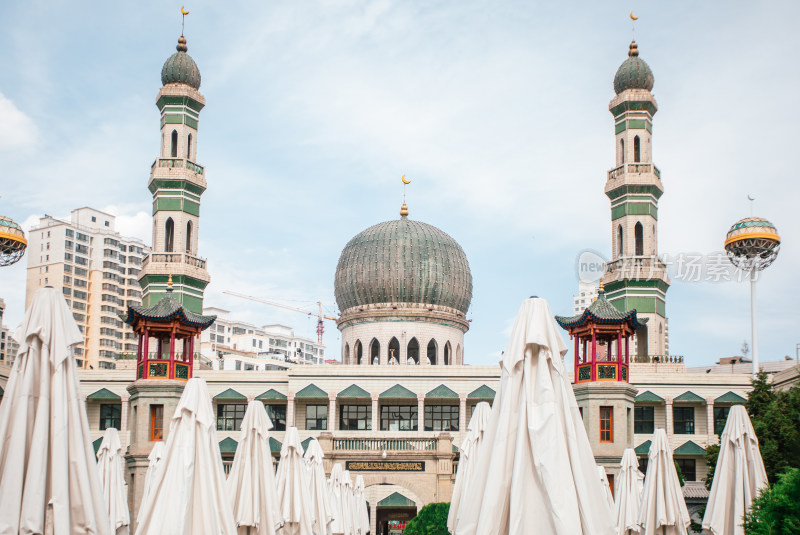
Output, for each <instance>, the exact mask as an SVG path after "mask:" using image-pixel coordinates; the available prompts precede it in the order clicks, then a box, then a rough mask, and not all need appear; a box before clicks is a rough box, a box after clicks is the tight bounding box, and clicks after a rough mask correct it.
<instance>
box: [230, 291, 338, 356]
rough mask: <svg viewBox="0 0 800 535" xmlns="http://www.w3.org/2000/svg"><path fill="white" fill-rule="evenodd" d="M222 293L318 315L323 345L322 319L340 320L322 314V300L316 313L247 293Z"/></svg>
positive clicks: (309, 314) (319, 333)
mask: <svg viewBox="0 0 800 535" xmlns="http://www.w3.org/2000/svg"><path fill="white" fill-rule="evenodd" d="M222 293H224V294H227V295H232V296H234V297H240V298H242V299H248V300H250V301H255V302H256V303H261V304H262V305H269V306H272V307H278V308H283V309H285V310H291V311H292V312H300V313H301V314H306V315H307V316H316V317H317V343H319V345H322V334H323V333H324V332H325V326H324V325H323V323H322V320H330V321H339V318H332V317H330V316H325V315H323V314H322V301H317V313H316V314H314V313H313V312H309V311H308V310H303V309H302V308H297V307H293V306H289V305H285V304H283V303H279V302H278V301H270V300H268V299H260V298H258V297H253V296H252V295H245V294H240V293H237V292H229V291H227V290H224V291H223V292H222Z"/></svg>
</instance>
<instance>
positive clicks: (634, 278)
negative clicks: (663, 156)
mask: <svg viewBox="0 0 800 535" xmlns="http://www.w3.org/2000/svg"><path fill="white" fill-rule="evenodd" d="M652 89H653V72H652V71H651V70H650V67H649V66H648V65H647V63H645V62H644V60H642V59H641V58H639V49H638V47H637V45H636V41H633V42H631V45H630V50H629V52H628V59H626V60H625V61H624V62H623V63H622V65H620V67H619V69H618V70H617V74H616V76H614V92H615V93H616V96H615V97H614V98H613V99H612V100H611V103H610V104H609V106H608V109H609V110H610V111H611V114H612V115H613V116H614V133H615V134H616V138H615V141H614V142H615V152H616V166H615V167H614V169H612V170H610V171H609V172H608V179H607V181H606V186H605V193H606V195H607V196H608V198H609V199H610V200H611V251H612V254H611V258H612V260H611V261H610V262H608V263H607V264H606V271H605V275H604V276H603V283H604V285H605V293H606V297H607V299H608V300H609V302H611V303H612V304H613V305H614V306H615V307H616V308H617V309H618V310H620V311H625V310H630V309H635V310H636V313H637V316H638V317H639V318H640V319H641V320H646V324H644V325H642V326H641V327H639V328H638V329H637V331H636V339H635V342H634V344H635V349H634V352H633V354H632V355H631V356H632V357H633V356H634V355H635V356H636V357H639V358H643V357H647V356H656V355H667V354H668V353H669V339H668V327H667V325H668V324H667V314H666V294H667V289H668V288H669V277H668V276H667V271H666V266H665V265H664V263H663V262H662V261H661V260H660V259H659V257H658V245H657V244H658V240H657V238H658V199H659V198H660V197H661V195H662V194H663V193H664V187H663V185H662V183H661V173H660V172H659V170H658V168H657V167H656V166H655V165H654V164H653V150H652V135H653V116H654V115H655V114H656V111H658V105H657V104H656V100H655V98H653V94H652V93H651V90H652ZM643 323H644V322H643Z"/></svg>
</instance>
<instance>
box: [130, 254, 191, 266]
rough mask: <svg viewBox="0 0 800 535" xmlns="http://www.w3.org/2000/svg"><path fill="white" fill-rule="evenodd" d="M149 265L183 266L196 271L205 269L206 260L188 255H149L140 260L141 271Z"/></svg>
mask: <svg viewBox="0 0 800 535" xmlns="http://www.w3.org/2000/svg"><path fill="white" fill-rule="evenodd" d="M150 264H185V265H187V266H192V267H196V268H198V269H206V259H205V258H200V257H199V256H193V255H190V254H189V253H150V254H149V255H147V256H145V257H144V260H142V269H144V268H146V267H147V266H148V265H150Z"/></svg>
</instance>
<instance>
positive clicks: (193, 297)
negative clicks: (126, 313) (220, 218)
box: [139, 35, 211, 314]
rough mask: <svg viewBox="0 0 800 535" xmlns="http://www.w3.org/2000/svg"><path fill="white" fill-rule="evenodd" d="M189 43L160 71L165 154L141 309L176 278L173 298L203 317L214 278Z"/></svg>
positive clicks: (153, 187)
mask: <svg viewBox="0 0 800 535" xmlns="http://www.w3.org/2000/svg"><path fill="white" fill-rule="evenodd" d="M186 52H187V47H186V39H185V38H184V37H183V35H181V37H180V39H178V47H177V52H176V53H175V54H173V55H172V56H170V57H169V58H168V59H167V61H166V62H165V63H164V67H163V68H162V69H161V82H162V85H163V87H162V88H161V90H160V91H159V92H158V97H157V99H156V106H158V109H159V111H160V112H161V154H160V156H159V157H158V158H157V159H156V161H155V162H153V166H152V168H151V169H150V181H149V182H148V185H147V187H148V189H149V190H150V193H152V194H153V249H152V252H151V253H150V255H149V256H147V257H145V259H144V261H143V263H142V271H141V273H140V274H139V284H141V286H142V288H143V292H142V294H143V295H142V306H144V307H151V306H153V305H155V304H156V303H157V302H158V301H159V299H161V298H162V297H163V296H164V295H165V294H166V291H167V279H168V277H169V276H170V275H172V281H173V282H174V292H173V294H172V295H173V297H174V298H175V299H177V301H178V302H179V303H181V304H182V305H183V306H184V307H185V308H186V309H187V310H190V311H192V312H195V313H198V314H200V313H202V311H203V291H204V290H205V287H206V286H207V285H208V283H209V281H210V280H211V278H210V277H209V275H208V271H206V261H205V259H204V258H200V257H199V256H198V254H197V236H198V233H199V230H200V196H201V195H202V194H203V192H204V191H205V190H206V178H205V170H204V169H203V167H202V166H201V165H198V164H197V163H196V161H197V127H198V122H199V119H200V110H202V109H203V107H204V106H205V104H206V100H205V98H203V95H201V94H200V92H199V91H198V89H200V70H199V69H198V68H197V64H196V63H195V62H194V60H193V59H192V58H191V56H189V54H187V53H186Z"/></svg>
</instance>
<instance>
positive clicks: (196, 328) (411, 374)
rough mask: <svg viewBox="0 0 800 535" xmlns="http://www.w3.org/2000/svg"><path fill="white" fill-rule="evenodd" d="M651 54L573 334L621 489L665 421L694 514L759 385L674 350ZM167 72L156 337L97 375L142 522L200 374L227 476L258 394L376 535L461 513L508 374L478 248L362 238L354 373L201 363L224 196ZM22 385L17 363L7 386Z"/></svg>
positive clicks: (565, 305) (147, 285)
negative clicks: (213, 196) (476, 439)
mask: <svg viewBox="0 0 800 535" xmlns="http://www.w3.org/2000/svg"><path fill="white" fill-rule="evenodd" d="M638 54H639V53H638V48H637V46H636V43H631V46H630V52H629V57H628V58H627V59H626V60H625V62H624V63H623V64H622V66H621V67H620V69H619V71H618V72H617V75H616V77H615V78H614V89H615V92H616V96H615V97H614V99H613V100H612V101H611V104H610V107H609V108H610V110H611V112H612V115H613V116H614V123H615V127H614V129H615V135H616V147H617V148H616V151H617V167H615V168H614V169H612V170H611V171H609V172H608V178H607V182H606V186H605V193H606V195H607V196H608V197H609V199H610V200H611V219H612V227H611V228H612V248H613V251H614V255H613V259H612V260H611V261H610V262H609V263H608V265H607V266H606V272H605V275H604V277H603V279H602V284H601V287H600V289H599V291H598V296H597V298H596V300H595V301H594V302H593V303H592V304H591V305H589V306H588V307H586V308H585V310H582V311H581V312H580V313H579V314H577V315H576V316H574V317H563V318H562V317H559V322H560V323H561V325H562V326H563V327H564V328H565V329H566V330H565V332H564V335H565V337H566V336H570V337H571V338H572V344H574V345H571V346H570V347H572V348H573V352H574V353H575V354H576V355H577V358H576V362H575V366H574V378H575V380H574V383H575V385H574V388H575V392H576V399H577V400H578V404H579V407H580V408H581V413H582V417H583V419H584V423H585V425H586V430H587V434H588V436H589V440H590V442H591V444H592V447H593V448H594V451H595V456H596V459H597V461H598V463H600V464H603V465H604V466H605V467H606V469H607V471H608V473H609V475H610V478H609V479H610V480H611V484H612V487H613V480H614V476H615V475H616V474H617V472H618V463H619V458H620V456H621V454H622V450H623V449H624V448H626V447H633V448H635V449H636V452H637V454H639V455H640V458H641V459H642V461H643V462H646V458H647V448H648V447H649V443H648V440H649V438H650V436H651V435H652V433H653V431H654V430H655V428H659V427H662V428H665V429H666V431H667V434H668V436H669V439H670V442H671V445H672V446H673V449H674V455H675V459H676V460H677V462H678V464H679V465H680V466H681V468H682V470H683V473H684V475H685V476H686V479H687V481H688V483H687V486H686V487H685V489H684V492H685V494H686V495H687V499H688V500H689V502H690V506H691V504H692V503H694V502H692V501H691V500H692V499H694V500H696V504H695V505H698V504H701V503H702V502H703V500H704V497H707V492H706V491H705V487H704V485H703V483H702V479H703V477H704V476H705V474H706V465H705V459H704V457H703V454H704V448H705V447H706V446H707V445H708V444H712V443H715V442H716V441H718V435H719V434H720V433H721V428H722V426H724V422H725V418H726V416H727V411H728V409H729V408H730V406H731V405H732V404H735V403H742V402H744V400H745V397H746V395H747V391H748V390H749V388H750V374H749V373H747V372H745V371H743V372H737V373H727V374H722V373H705V372H704V371H692V370H687V369H686V368H685V367H684V364H683V361H682V358H680V357H676V356H672V355H670V354H669V346H668V340H667V317H666V309H665V303H666V291H667V289H668V287H669V279H668V277H667V274H666V270H665V269H664V265H663V263H662V262H661V261H660V260H659V258H658V256H657V239H656V238H657V208H658V199H659V198H660V197H661V194H662V193H663V190H664V188H663V185H662V182H661V177H660V173H659V170H658V169H657V168H656V167H655V166H654V165H653V163H652V143H651V141H652V120H653V115H654V114H655V112H656V109H657V107H656V102H655V99H654V98H653V96H652V93H651V92H650V90H651V89H652V87H653V80H654V79H653V74H652V71H651V70H650V68H649V67H648V66H647V64H646V63H645V62H644V61H643V60H642V59H641V58H639V56H638ZM161 78H162V87H161V90H160V91H159V94H158V97H157V101H156V104H157V107H158V109H159V111H160V113H161V119H160V135H161V149H160V154H159V157H158V158H157V159H156V161H155V163H154V164H153V166H152V168H151V174H150V179H149V182H148V189H149V191H150V193H151V194H152V196H153V246H152V250H151V252H150V253H149V255H148V256H147V257H146V258H145V260H144V262H143V266H142V272H141V274H140V279H139V280H140V283H141V285H142V288H143V290H144V291H143V298H142V306H141V307H130V308H129V310H128V314H127V315H124V316H125V318H124V319H125V321H126V322H129V323H130V324H131V325H132V326H133V327H134V328H135V329H136V332H137V333H139V344H140V348H139V352H138V355H137V359H136V360H135V361H134V360H130V361H119V364H118V366H117V367H116V369H114V370H102V371H100V370H82V371H81V372H80V379H81V389H82V391H83V392H84V394H85V396H86V407H87V414H88V418H89V424H90V428H91V433H92V438H93V439H96V440H97V442H96V445H99V441H100V439H101V436H102V433H103V430H104V429H105V428H107V427H117V428H119V429H120V438H121V440H122V442H123V447H128V473H127V474H126V477H127V478H128V486H129V488H130V489H131V490H130V506H131V518H132V519H135V518H136V514H137V511H138V507H139V501H140V500H141V481H142V478H143V473H144V472H143V470H144V468H143V467H144V466H145V461H146V454H147V452H148V451H149V450H150V448H152V445H153V442H154V441H156V440H165V439H166V438H167V437H166V435H167V433H168V431H169V425H168V422H169V414H171V412H170V410H171V409H172V410H174V407H175V404H176V402H177V399H178V397H179V395H180V392H181V391H182V388H183V384H184V381H185V379H186V378H187V377H191V376H192V375H193V376H195V377H202V378H203V379H205V381H206V382H207V383H208V388H209V392H210V393H211V395H212V396H213V404H214V410H215V411H216V415H217V437H218V439H219V443H220V449H221V452H222V456H223V462H224V464H225V466H226V467H228V466H229V465H230V461H231V459H232V457H233V454H234V452H235V451H236V447H237V440H238V436H239V433H238V428H239V426H240V424H241V421H242V417H243V415H244V411H245V408H246V405H247V403H248V402H249V401H251V400H254V399H255V400H260V401H262V402H263V403H264V404H265V406H266V408H267V410H268V413H269V415H270V417H271V418H272V420H273V422H274V425H275V427H274V429H273V430H272V431H271V432H270V434H271V437H272V438H271V444H272V450H273V453H274V454H275V455H277V454H278V452H279V451H280V445H281V441H282V440H283V437H284V433H285V430H286V428H287V427H288V426H296V427H297V428H298V430H299V433H300V436H301V439H303V440H304V443H305V444H307V441H308V440H310V439H311V438H312V437H313V438H317V440H319V442H320V444H321V446H322V448H323V450H324V453H325V469H326V471H328V472H329V471H330V469H331V466H332V464H333V463H335V462H341V463H343V464H344V465H345V468H346V469H349V470H350V471H351V472H357V473H359V474H361V475H363V476H364V479H365V482H366V485H367V488H366V493H365V495H366V499H367V501H368V502H369V506H370V519H371V523H372V533H373V534H386V533H388V526H389V523H390V522H393V523H398V522H405V521H407V520H409V519H410V518H412V517H413V516H414V515H415V514H416V513H417V511H418V510H419V508H421V507H422V506H424V505H425V504H427V503H431V502H447V501H449V500H450V496H451V493H452V488H453V483H454V480H455V473H456V469H457V466H458V459H459V450H458V448H459V446H460V444H461V441H462V440H463V438H464V436H465V432H466V429H467V424H468V422H469V418H470V416H471V414H472V410H473V408H474V407H475V405H476V404H477V403H480V402H482V401H487V402H490V403H491V402H492V400H493V399H494V395H495V391H496V389H497V388H498V383H499V378H500V369H499V367H498V366H471V365H468V362H467V361H466V359H465V356H464V355H465V353H466V350H465V336H464V335H465V334H466V332H467V331H468V330H469V327H470V324H469V322H468V321H467V320H466V317H465V316H466V313H467V311H468V310H469V307H470V302H471V299H472V289H473V280H472V274H471V272H470V267H469V262H468V259H467V254H466V253H465V252H464V250H463V249H462V248H461V246H460V245H459V244H458V242H457V241H456V240H455V239H454V238H453V237H451V236H450V235H448V234H447V233H445V232H444V231H442V230H440V229H438V228H436V227H433V226H431V225H429V224H426V223H424V222H422V221H420V220H419V219H415V218H412V213H413V212H411V211H410V210H409V208H408V207H407V206H406V205H405V203H404V204H403V205H402V207H401V209H400V214H399V217H398V218H393V219H389V220H388V221H385V222H383V223H378V224H377V225H373V226H370V227H369V228H367V229H366V230H364V231H362V232H360V233H358V234H356V235H355V236H354V237H353V238H352V239H351V240H350V241H349V242H348V243H347V244H346V245H345V246H344V249H343V251H342V253H341V256H340V258H339V262H338V265H337V266H336V269H335V278H334V289H335V296H336V300H337V304H338V306H339V309H340V311H341V316H340V318H339V320H338V328H339V330H340V331H341V338H342V342H341V343H342V353H341V354H342V362H341V363H337V364H304V365H291V366H287V367H278V368H276V367H267V368H255V369H253V370H250V371H245V370H230V371H228V370H212V369H209V368H208V367H206V366H201V365H199V364H198V361H197V360H196V359H194V360H193V358H192V357H194V355H193V353H194V340H195V338H197V337H198V333H199V332H201V331H202V330H203V329H205V328H206V327H208V326H209V325H212V326H213V321H214V319H215V317H214V316H212V315H209V314H205V315H204V308H203V290H204V288H205V287H206V285H207V284H208V282H209V281H210V277H209V274H208V271H207V270H206V260H205V259H203V258H201V257H199V256H198V250H197V243H198V241H197V238H198V232H199V226H200V210H199V208H200V197H201V195H202V193H203V192H204V191H205V189H206V186H207V183H206V178H207V177H206V173H205V169H204V168H203V167H202V166H200V165H199V164H197V163H196V160H197V149H196V147H197V124H198V120H199V112H200V111H201V110H202V109H203V107H204V106H205V99H204V97H203V96H202V95H201V94H200V93H199V89H200V81H201V78H200V71H199V69H198V68H197V65H196V63H195V62H194V61H193V60H192V58H191V57H190V56H189V55H188V49H187V42H186V39H185V38H184V37H183V36H181V38H180V40H179V43H178V50H177V52H176V53H175V54H173V55H172V56H170V58H169V59H168V60H167V61H166V63H165V64H164V67H163V69H162V73H161ZM213 184H214V181H213V179H210V180H209V185H211V187H213ZM332 268H333V266H332ZM331 271H332V272H333V269H332V270H331ZM478 283H479V281H478ZM550 305H551V307H552V309H553V310H556V311H557V310H569V309H570V306H571V303H570V300H569V297H568V296H565V299H564V300H563V302H562V303H550ZM207 308H208V307H207ZM154 333H158V334H157V336H159V337H160V338H159V340H160V342H159V341H157V340H156V339H155V338H154V336H156V334H154ZM148 344H149V348H150V349H148ZM568 345H569V344H568ZM142 346H144V347H142ZM656 357H658V358H656ZM187 363H191V364H192V367H191V368H190V369H187V368H186V366H187ZM6 378H7V371H4V368H3V367H0V387H2V385H3V384H4V383H5V380H6ZM1 395H2V390H1V389H0V396H1Z"/></svg>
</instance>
